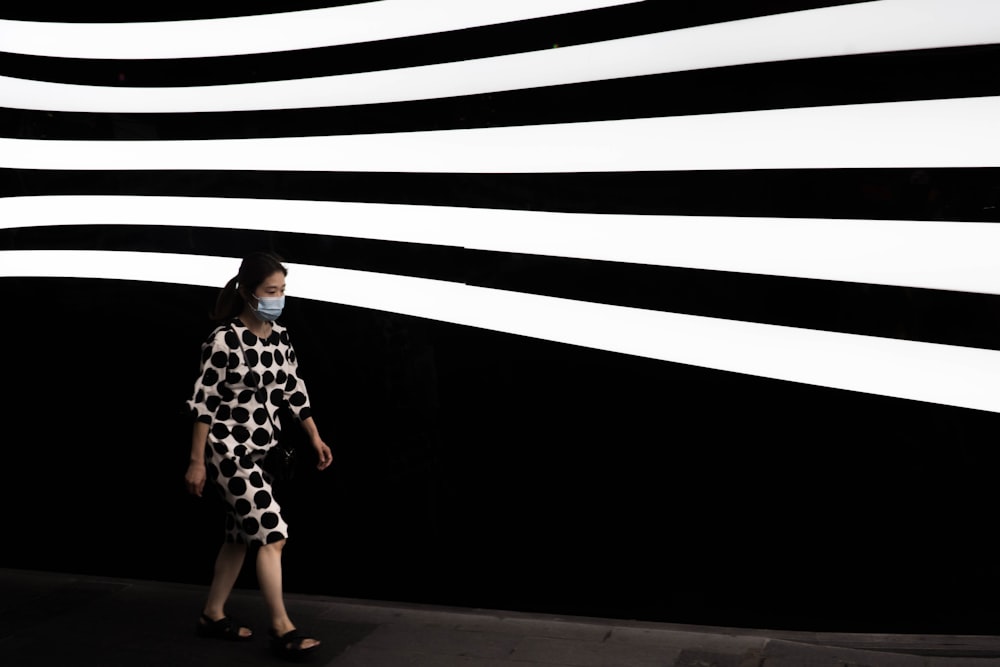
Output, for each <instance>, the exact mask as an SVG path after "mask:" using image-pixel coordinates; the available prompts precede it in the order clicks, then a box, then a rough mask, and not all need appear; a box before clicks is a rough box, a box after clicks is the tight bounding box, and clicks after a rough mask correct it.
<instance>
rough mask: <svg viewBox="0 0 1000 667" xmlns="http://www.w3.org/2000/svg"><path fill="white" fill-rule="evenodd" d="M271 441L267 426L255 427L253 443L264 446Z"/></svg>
mask: <svg viewBox="0 0 1000 667" xmlns="http://www.w3.org/2000/svg"><path fill="white" fill-rule="evenodd" d="M269 442H271V434H270V433H268V432H267V429H266V428H255V429H254V431H253V444H255V445H257V446H258V447H263V446H264V445H266V444H267V443H269Z"/></svg>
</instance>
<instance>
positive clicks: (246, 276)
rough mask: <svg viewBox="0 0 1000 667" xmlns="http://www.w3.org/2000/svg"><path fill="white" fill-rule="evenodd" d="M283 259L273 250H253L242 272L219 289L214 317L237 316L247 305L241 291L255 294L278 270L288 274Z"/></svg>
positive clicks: (244, 260) (242, 266) (247, 257)
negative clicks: (272, 251)
mask: <svg viewBox="0 0 1000 667" xmlns="http://www.w3.org/2000/svg"><path fill="white" fill-rule="evenodd" d="M282 261H284V260H282V259H281V258H280V257H278V256H277V255H275V254H274V253H271V252H253V253H250V254H249V255H247V256H246V257H244V258H243V262H242V263H241V264H240V272H239V273H237V274H236V276H235V277H233V278H232V279H231V280H230V281H229V282H228V283H226V285H225V287H223V288H222V289H221V290H219V296H218V298H217V299H216V300H215V310H214V311H212V319H213V320H216V321H217V322H223V321H225V320H228V319H231V318H233V317H236V316H237V315H239V314H240V313H241V312H243V307H244V305H246V299H244V298H243V294H241V291H242V292H245V293H249V294H253V292H254V291H256V289H257V287H258V286H260V284H261V283H262V282H264V280H265V279H266V278H267V277H268V276H271V275H273V274H275V273H277V272H278V271H281V272H282V273H283V274H285V275H286V276H287V275H288V269H287V268H285V266H284V264H282Z"/></svg>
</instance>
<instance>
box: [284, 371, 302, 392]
mask: <svg viewBox="0 0 1000 667" xmlns="http://www.w3.org/2000/svg"><path fill="white" fill-rule="evenodd" d="M298 384H299V382H298V380H296V379H295V376H294V375H289V376H288V380H286V381H285V391H295V387H297V386H298Z"/></svg>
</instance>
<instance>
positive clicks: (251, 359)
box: [247, 349, 260, 367]
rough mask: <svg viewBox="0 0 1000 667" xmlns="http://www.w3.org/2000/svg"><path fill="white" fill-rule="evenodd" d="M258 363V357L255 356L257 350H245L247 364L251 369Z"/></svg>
mask: <svg viewBox="0 0 1000 667" xmlns="http://www.w3.org/2000/svg"><path fill="white" fill-rule="evenodd" d="M258 361H260V356H259V355H258V354H257V350H253V349H250V350H247V364H249V365H250V366H251V367H253V366H256V365H257V362H258Z"/></svg>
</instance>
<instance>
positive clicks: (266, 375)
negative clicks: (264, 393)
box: [264, 371, 274, 386]
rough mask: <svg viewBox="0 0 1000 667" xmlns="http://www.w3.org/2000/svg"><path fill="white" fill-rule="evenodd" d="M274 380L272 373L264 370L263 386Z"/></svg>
mask: <svg viewBox="0 0 1000 667" xmlns="http://www.w3.org/2000/svg"><path fill="white" fill-rule="evenodd" d="M273 382H274V373H272V372H271V371H264V386H268V385H270V384H272V383H273Z"/></svg>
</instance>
